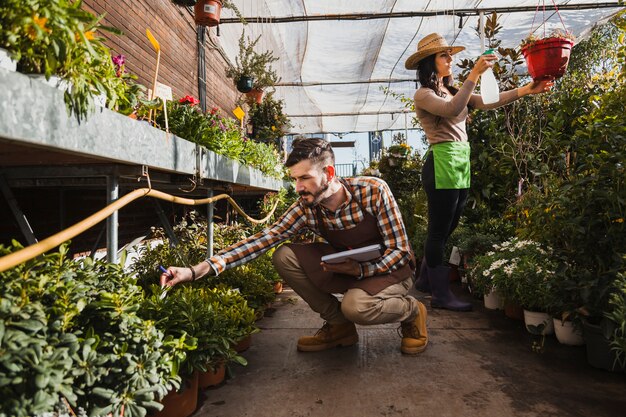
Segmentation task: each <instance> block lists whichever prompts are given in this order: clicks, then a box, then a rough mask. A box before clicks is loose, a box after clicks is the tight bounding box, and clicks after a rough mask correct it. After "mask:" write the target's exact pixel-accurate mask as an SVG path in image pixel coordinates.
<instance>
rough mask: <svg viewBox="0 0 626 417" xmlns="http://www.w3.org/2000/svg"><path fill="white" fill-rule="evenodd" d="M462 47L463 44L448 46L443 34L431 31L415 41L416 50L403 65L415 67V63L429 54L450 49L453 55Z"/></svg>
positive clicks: (461, 49) (410, 67) (407, 67)
mask: <svg viewBox="0 0 626 417" xmlns="http://www.w3.org/2000/svg"><path fill="white" fill-rule="evenodd" d="M464 49H465V47H464V46H450V45H448V42H446V40H445V39H444V38H443V36H441V35H440V34H438V33H431V34H430V35H426V36H424V37H423V38H422V39H421V40H420V41H419V42H418V43H417V52H415V53H414V54H413V55H411V56H410V57H409V59H407V60H406V62H405V63H404V67H405V68H406V69H417V64H418V63H419V62H420V61H421V60H422V59H424V58H426V57H427V56H429V55H432V54H436V53H437V52H442V51H450V55H454V54H456V53H459V52H461V51H463V50H464Z"/></svg>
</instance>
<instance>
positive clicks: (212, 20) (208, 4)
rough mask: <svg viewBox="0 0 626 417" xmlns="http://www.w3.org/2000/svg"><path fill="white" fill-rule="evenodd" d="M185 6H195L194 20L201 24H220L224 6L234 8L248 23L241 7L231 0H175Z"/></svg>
mask: <svg viewBox="0 0 626 417" xmlns="http://www.w3.org/2000/svg"><path fill="white" fill-rule="evenodd" d="M173 1H174V3H176V4H179V5H181V4H182V3H184V4H182V5H184V6H194V20H195V21H196V24H197V25H199V26H208V27H213V26H217V25H219V24H220V14H221V13H222V8H224V9H230V10H232V11H233V12H234V13H235V14H236V15H237V17H238V18H239V20H241V22H242V23H243V24H245V23H246V21H245V20H244V18H243V16H241V13H240V12H239V9H238V8H237V6H235V4H234V3H233V2H232V1H230V0H173ZM189 3H191V4H189Z"/></svg>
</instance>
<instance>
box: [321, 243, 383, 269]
mask: <svg viewBox="0 0 626 417" xmlns="http://www.w3.org/2000/svg"><path fill="white" fill-rule="evenodd" d="M382 249H383V248H382V245H380V244H376V245H369V246H363V247H362V248H356V249H350V250H346V251H342V252H337V253H331V254H330V255H324V256H322V262H326V263H329V264H338V263H341V262H343V261H345V260H347V259H353V260H355V261H357V262H365V261H371V260H372V259H376V258H379V257H380V255H381V254H382Z"/></svg>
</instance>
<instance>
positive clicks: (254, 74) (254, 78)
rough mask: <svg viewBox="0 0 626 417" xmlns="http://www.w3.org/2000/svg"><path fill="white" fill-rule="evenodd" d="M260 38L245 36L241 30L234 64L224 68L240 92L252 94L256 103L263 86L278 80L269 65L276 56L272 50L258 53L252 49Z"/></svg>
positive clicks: (261, 94) (258, 101) (271, 84)
mask: <svg viewBox="0 0 626 417" xmlns="http://www.w3.org/2000/svg"><path fill="white" fill-rule="evenodd" d="M260 39H261V35H259V36H258V37H257V38H256V39H254V40H252V39H250V38H249V37H246V36H245V32H242V33H241V37H240V38H239V53H238V55H237V57H235V66H234V67H230V68H228V69H227V70H226V77H228V78H232V79H233V82H234V83H235V86H237V89H238V90H239V91H240V92H242V93H250V94H251V95H254V101H255V102H256V103H260V102H261V101H260V98H258V96H259V95H260V97H261V98H262V97H263V93H262V90H263V88H266V87H270V86H273V85H274V84H276V83H277V82H278V76H277V75H276V72H275V71H274V70H273V69H272V67H271V65H270V64H271V63H272V62H275V61H277V60H278V58H276V57H274V55H273V53H272V51H265V52H263V53H260V54H259V53H257V52H256V51H255V50H254V48H255V46H256V45H257V44H258V43H259V40H260ZM253 90H254V92H252V91H253ZM259 91H260V92H259Z"/></svg>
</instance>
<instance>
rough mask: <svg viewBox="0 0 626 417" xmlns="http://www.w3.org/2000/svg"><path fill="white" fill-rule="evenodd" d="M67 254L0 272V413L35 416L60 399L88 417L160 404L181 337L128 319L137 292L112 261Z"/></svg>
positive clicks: (140, 411) (172, 379) (174, 379)
mask: <svg viewBox="0 0 626 417" xmlns="http://www.w3.org/2000/svg"><path fill="white" fill-rule="evenodd" d="M19 248H20V246H19V245H17V244H15V249H19ZM12 250H13V248H3V247H0V253H1V254H5V253H7V252H9V251H12ZM67 253H68V250H67V246H66V245H65V246H62V247H61V248H60V250H59V252H57V253H52V254H48V255H45V256H42V257H39V258H37V259H34V260H31V261H27V262H26V263H24V264H21V265H19V266H18V267H15V268H13V269H11V270H8V271H5V272H3V273H2V274H0V278H2V279H1V280H0V286H1V287H2V288H1V290H2V294H3V298H2V301H1V302H0V328H1V329H2V331H1V332H0V346H2V351H3V354H2V356H1V358H0V393H2V395H5V396H6V397H5V398H7V399H8V400H7V401H3V402H2V404H0V414H2V413H4V414H5V415H11V416H31V415H35V414H42V413H46V412H50V411H53V410H55V409H56V408H58V404H59V402H60V401H61V399H64V401H68V402H69V403H70V404H71V405H72V406H73V407H81V408H82V409H84V410H85V411H86V413H87V414H89V415H105V414H107V413H109V412H111V413H113V414H114V415H119V414H120V412H121V410H122V409H124V410H125V411H124V415H126V416H135V417H136V416H139V417H143V416H145V415H146V412H147V410H148V409H158V408H160V407H161V406H160V405H159V404H158V403H156V402H155V399H156V398H158V397H160V396H162V395H164V394H165V393H166V392H167V391H168V390H169V389H170V388H172V387H175V386H177V385H178V384H179V383H180V378H179V377H178V376H177V372H176V369H177V366H178V365H177V364H178V363H180V361H182V360H183V359H184V356H182V357H181V354H183V353H184V350H182V348H181V347H180V345H181V344H184V340H181V339H182V338H181V339H176V340H175V339H172V338H169V339H168V338H165V337H164V336H163V333H162V332H160V331H158V330H157V329H156V328H155V326H154V324H153V323H151V322H149V321H145V320H143V319H141V318H139V317H138V316H137V314H136V311H137V308H138V303H140V302H141V300H142V299H143V293H142V291H141V290H140V289H139V287H137V286H136V285H135V282H134V278H133V277H131V276H129V275H127V274H126V273H124V271H123V269H122V268H121V267H120V266H119V265H115V264H106V263H103V262H100V261H97V262H94V261H92V260H91V259H89V258H87V259H85V260H83V261H81V262H76V261H72V260H71V259H69V258H68V257H67ZM189 347H192V345H189Z"/></svg>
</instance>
